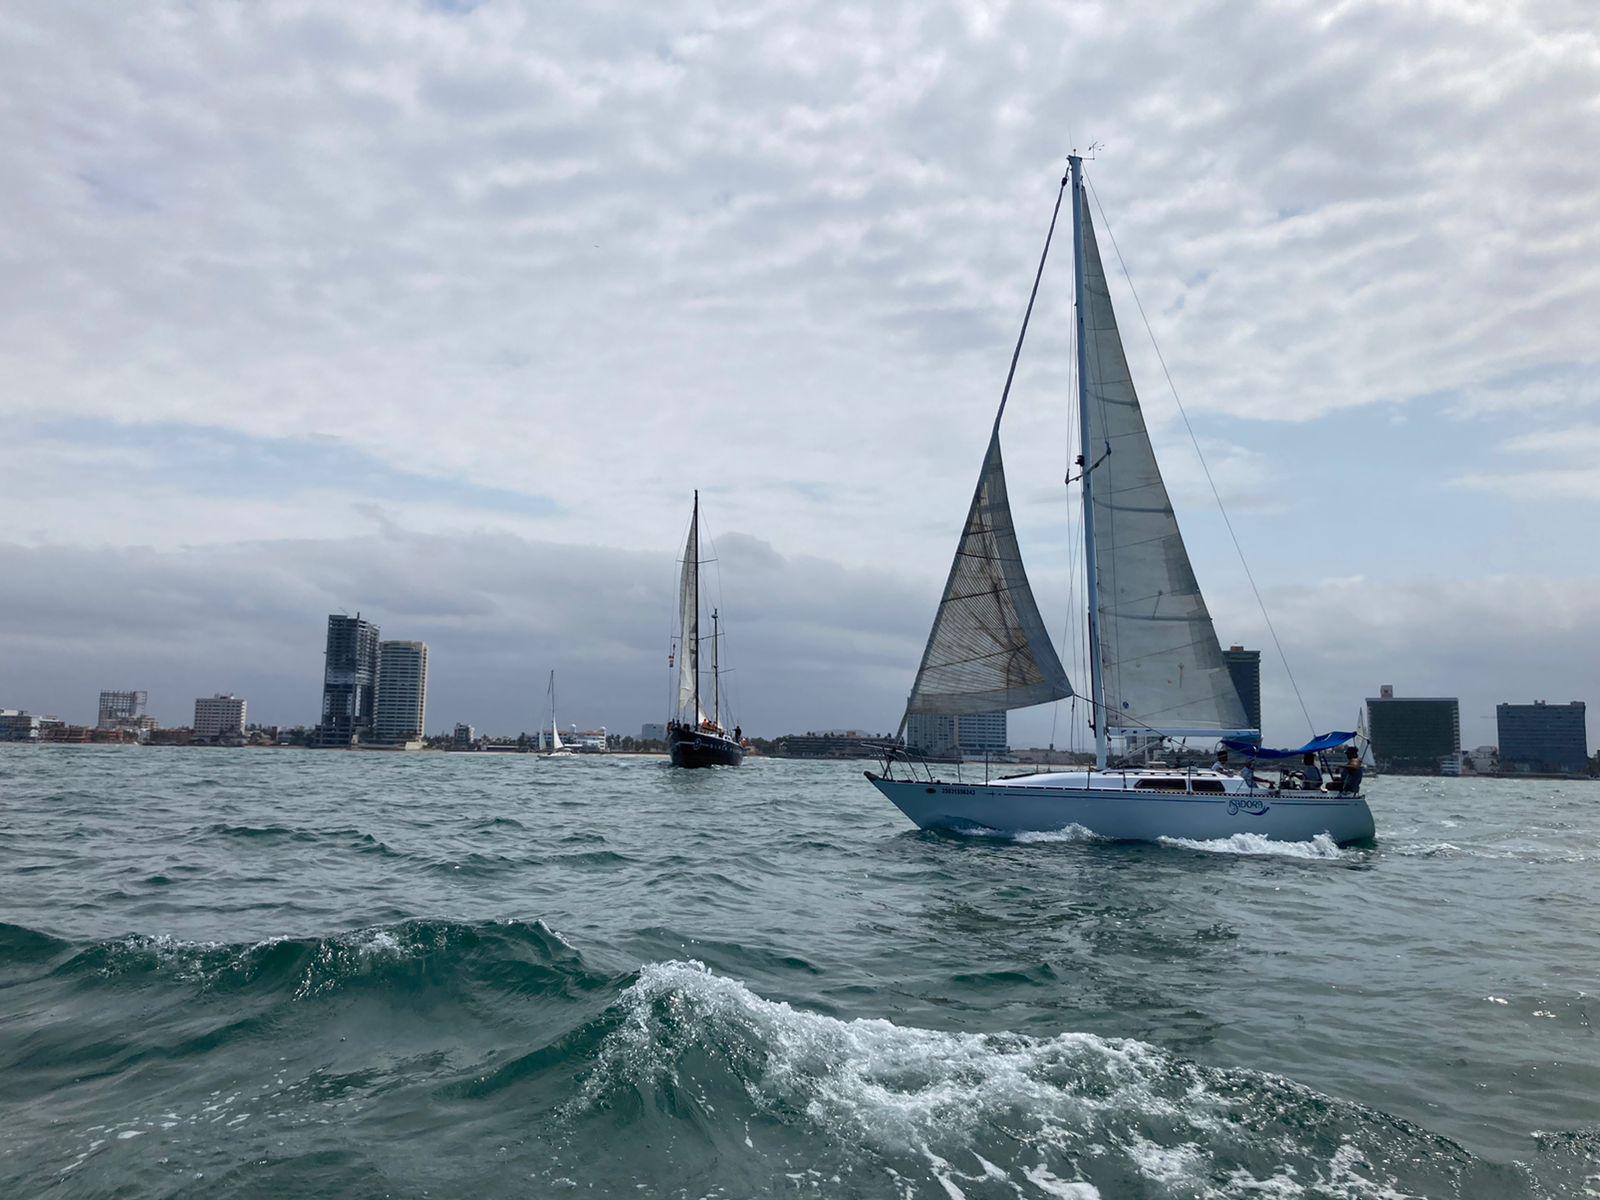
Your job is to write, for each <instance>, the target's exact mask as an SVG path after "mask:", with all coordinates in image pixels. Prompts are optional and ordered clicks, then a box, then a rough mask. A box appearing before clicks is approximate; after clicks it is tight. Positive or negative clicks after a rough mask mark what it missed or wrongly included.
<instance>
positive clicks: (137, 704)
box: [95, 692, 149, 729]
mask: <svg viewBox="0 0 1600 1200" xmlns="http://www.w3.org/2000/svg"><path fill="white" fill-rule="evenodd" d="M148 699H149V697H148V695H147V694H146V693H144V692H101V693H100V719H99V720H98V721H96V722H95V725H96V726H97V727H98V728H100V729H120V728H122V727H123V726H131V725H135V724H137V723H138V721H139V718H141V717H142V716H144V706H145V702H146V700H148Z"/></svg>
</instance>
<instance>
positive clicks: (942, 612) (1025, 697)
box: [902, 419, 1072, 729]
mask: <svg viewBox="0 0 1600 1200" xmlns="http://www.w3.org/2000/svg"><path fill="white" fill-rule="evenodd" d="M1070 695H1072V685H1071V684H1070V683H1069V682H1067V673H1066V671H1065V670H1064V669H1063V668H1062V666H1061V660H1060V658H1058V657H1057V656H1056V650H1055V647H1054V646H1053V645H1052V644H1051V642H1050V635H1049V634H1048V633H1047V632H1046V631H1045V627H1044V622H1043V620H1041V619H1040V617H1039V606H1038V605H1037V604H1036V603H1035V602H1034V599H1033V590H1032V589H1031V588H1030V587H1029V586H1028V575H1027V572H1026V571H1025V570H1024V569H1023V566H1022V554H1021V551H1020V550H1019V549H1018V548H1017V531H1016V528H1015V526H1014V525H1013V524H1012V520H1011V504H1010V501H1009V500H1008V499H1007V497H1006V475H1005V467H1004V465H1003V464H1002V462H1001V459H1000V425H999V421H998V419H997V420H996V422H995V429H994V433H993V435H992V436H991V437H990V439H989V450H988V453H986V454H985V455H984V459H983V470H982V472H981V473H980V474H979V476H978V486H977V489H976V491H975V492H974V493H973V496H972V508H971V509H970V510H969V511H968V513H967V523H966V526H965V527H964V529H963V530H962V533H961V541H960V542H959V543H958V544H957V546H956V555H955V561H954V562H952V563H951V564H950V578H949V579H948V580H947V581H946V583H945V585H944V596H943V597H942V598H941V599H940V601H939V610H938V613H937V614H936V615H935V616H934V619H933V629H932V631H931V632H930V633H929V634H928V645H927V647H926V648H925V649H924V650H923V652H922V665H921V666H920V667H918V669H917V678H916V682H915V683H914V684H912V687H911V698H910V700H909V701H908V702H907V704H906V716H908V717H909V716H911V715H913V714H917V713H934V714H941V715H946V716H960V715H963V714H967V713H982V712H994V711H996V710H998V709H1011V708H1025V707H1027V706H1028V705H1030V704H1044V703H1047V702H1048V701H1051V700H1060V699H1064V698H1065V697H1067V696H1070ZM903 728H904V721H902V729H903Z"/></svg>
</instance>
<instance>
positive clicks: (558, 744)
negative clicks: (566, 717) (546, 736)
mask: <svg viewBox="0 0 1600 1200" xmlns="http://www.w3.org/2000/svg"><path fill="white" fill-rule="evenodd" d="M546 690H547V691H548V692H549V693H550V748H549V749H548V750H546V751H545V752H544V757H546V758H573V757H576V754H577V752H576V751H575V750H573V749H572V747H570V746H566V745H563V744H562V741H561V728H560V726H558V725H557V724H556V673H555V672H554V671H551V672H550V684H549V687H548V688H546Z"/></svg>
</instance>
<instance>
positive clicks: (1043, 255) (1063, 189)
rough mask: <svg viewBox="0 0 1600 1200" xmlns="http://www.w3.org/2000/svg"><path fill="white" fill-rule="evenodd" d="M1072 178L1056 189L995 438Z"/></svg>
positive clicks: (1064, 178)
mask: <svg viewBox="0 0 1600 1200" xmlns="http://www.w3.org/2000/svg"><path fill="white" fill-rule="evenodd" d="M1069 179H1070V176H1062V178H1061V186H1060V187H1059V188H1057V189H1056V206H1055V208H1054V209H1053V210H1052V211H1051V213H1050V228H1049V229H1048V230H1046V231H1045V235H1044V249H1043V250H1041V251H1040V252H1039V269H1038V270H1036V271H1035V272H1034V273H1033V290H1032V291H1031V292H1029V293H1028V307H1027V308H1026V309H1025V310H1024V311H1023V313H1022V328H1021V329H1019V330H1018V331H1017V345H1016V348H1015V349H1013V350H1012V351H1011V366H1010V368H1009V369H1008V370H1007V371H1006V386H1005V387H1004V388H1003V389H1002V390H1001V392H1000V409H999V411H998V412H996V413H995V414H994V436H996V437H998V436H999V434H1000V418H1001V417H1003V416H1004V415H1005V411H1006V401H1007V400H1009V399H1010V398H1011V381H1012V380H1013V379H1015V378H1016V375H1017V360H1018V359H1019V358H1021V357H1022V343H1023V340H1024V339H1025V338H1026V337H1027V336H1028V320H1029V318H1031V317H1032V316H1033V302H1034V301H1035V300H1037V299H1038V298H1039V281H1040V280H1041V279H1043V278H1044V261H1045V259H1047V258H1049V257H1050V240H1051V239H1052V238H1053V237H1055V234H1056V219H1057V218H1058V217H1060V216H1061V197H1062V196H1064V195H1066V194H1067V183H1068V181H1069Z"/></svg>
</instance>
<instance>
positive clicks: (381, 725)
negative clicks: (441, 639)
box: [372, 642, 428, 746]
mask: <svg viewBox="0 0 1600 1200" xmlns="http://www.w3.org/2000/svg"><path fill="white" fill-rule="evenodd" d="M427 716H428V646H427V643H426V642H381V643H379V646H378V702H377V706H376V708H375V710H374V716H373V721H372V736H373V740H374V741H377V742H386V743H388V744H390V745H395V746H403V745H407V744H408V743H413V742H414V743H416V744H417V745H419V746H420V745H421V743H422V731H423V727H424V724H425V722H426V720H427Z"/></svg>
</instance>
